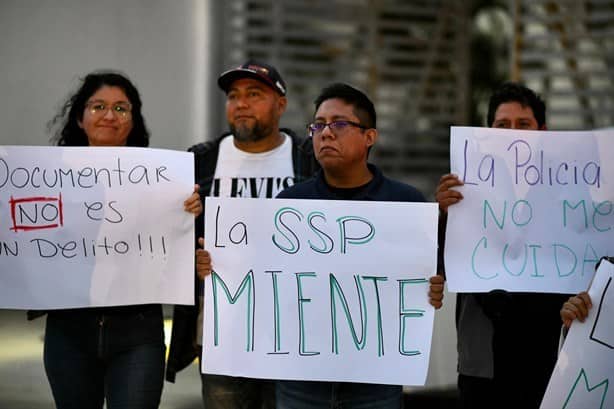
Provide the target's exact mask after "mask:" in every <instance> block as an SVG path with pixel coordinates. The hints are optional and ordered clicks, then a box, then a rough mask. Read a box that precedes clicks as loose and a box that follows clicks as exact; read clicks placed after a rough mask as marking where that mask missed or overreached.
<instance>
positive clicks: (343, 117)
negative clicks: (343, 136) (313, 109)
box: [313, 115, 359, 122]
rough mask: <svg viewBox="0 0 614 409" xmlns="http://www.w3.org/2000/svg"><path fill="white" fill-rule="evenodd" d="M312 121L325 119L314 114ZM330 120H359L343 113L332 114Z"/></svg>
mask: <svg viewBox="0 0 614 409" xmlns="http://www.w3.org/2000/svg"><path fill="white" fill-rule="evenodd" d="M313 119H314V121H326V119H325V118H324V117H321V116H316V117H315V118H313ZM331 120H333V121H352V122H359V120H354V119H352V118H349V117H347V116H345V115H333V117H332V118H331Z"/></svg>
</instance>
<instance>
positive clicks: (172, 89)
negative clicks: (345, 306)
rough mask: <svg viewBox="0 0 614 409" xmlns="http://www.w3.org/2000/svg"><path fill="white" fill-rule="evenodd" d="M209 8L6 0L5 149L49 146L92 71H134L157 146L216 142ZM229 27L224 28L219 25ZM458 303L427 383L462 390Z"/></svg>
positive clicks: (192, 3)
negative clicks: (54, 121)
mask: <svg viewBox="0 0 614 409" xmlns="http://www.w3.org/2000/svg"><path fill="white" fill-rule="evenodd" d="M211 7H212V3H211V0H105V1H84V0H0V145H48V144H49V137H50V135H49V133H48V132H47V130H46V123H47V122H48V121H49V120H50V119H51V118H52V117H53V116H54V115H55V114H56V112H57V110H58V109H59V107H60V105H61V104H62V103H63V102H64V100H65V99H66V98H67V97H68V95H69V94H70V93H71V92H73V91H74V90H75V89H76V87H77V86H78V84H79V78H81V77H83V76H84V75H85V74H87V73H88V72H90V71H92V70H95V69H101V68H111V69H118V70H121V71H123V72H124V73H126V74H127V75H128V76H129V77H130V78H131V79H132V80H133V81H134V82H135V84H136V86H137V88H138V89H139V91H140V93H141V97H142V100H143V111H144V117H145V120H146V123H147V125H148V127H149V130H150V131H151V146H152V147H162V148H170V149H179V150H185V149H186V148H187V147H188V146H190V145H192V144H193V143H195V142H199V141H202V140H204V139H205V138H211V137H212V135H211V133H214V134H217V132H216V131H212V130H214V129H217V126H215V125H217V124H214V119H215V118H216V115H217V113H219V110H220V107H219V106H217V105H216V106H213V105H212V104H216V103H217V102H219V100H220V98H221V94H220V91H219V90H218V89H217V86H216V83H215V79H216V78H217V75H218V74H219V70H220V69H221V68H220V67H218V64H216V61H214V55H215V53H214V52H213V50H214V48H215V47H216V45H217V44H215V39H216V36H215V33H213V30H212V29H211V31H210V27H212V26H214V25H215V24H216V22H215V21H212V20H213V18H212V17H211V16H212V13H211V12H210V11H211ZM217 23H218V24H221V23H220V22H217ZM454 306H455V297H453V295H452V294H448V295H447V298H446V300H445V303H444V308H443V309H442V310H441V311H439V312H437V314H436V319H435V332H434V339H433V346H432V351H431V354H432V355H431V363H430V370H429V376H428V381H427V382H428V385H432V386H439V385H450V384H455V383H456V332H455V329H454Z"/></svg>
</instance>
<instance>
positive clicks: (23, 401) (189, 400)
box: [0, 310, 202, 409]
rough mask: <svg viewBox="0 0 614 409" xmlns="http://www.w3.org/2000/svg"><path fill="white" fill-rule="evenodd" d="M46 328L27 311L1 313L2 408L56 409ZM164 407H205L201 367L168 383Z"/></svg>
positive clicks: (190, 369)
mask: <svg viewBox="0 0 614 409" xmlns="http://www.w3.org/2000/svg"><path fill="white" fill-rule="evenodd" d="M44 326H45V318H44V317H43V318H39V319H37V320H35V321H30V322H29V321H27V320H26V315H25V312H23V311H9V310H0V340H2V341H1V342H2V346H1V348H0V409H48V408H53V407H54V405H53V399H52V398H51V390H50V389H49V384H48V383H47V378H46V377H45V371H44V368H43V341H42V340H43V333H44ZM166 332H167V333H170V330H167V331H166ZM160 408H162V409H197V408H202V404H201V401H200V380H199V376H198V367H197V365H193V366H192V367H191V368H188V369H186V370H184V371H182V372H181V373H179V375H178V376H177V382H176V383H175V384H171V383H168V382H165V384H164V391H163V393H162V404H161V405H160Z"/></svg>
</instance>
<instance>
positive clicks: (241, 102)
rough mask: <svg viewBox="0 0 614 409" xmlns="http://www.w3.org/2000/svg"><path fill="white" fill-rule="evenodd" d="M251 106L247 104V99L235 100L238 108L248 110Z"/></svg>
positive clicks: (239, 98)
mask: <svg viewBox="0 0 614 409" xmlns="http://www.w3.org/2000/svg"><path fill="white" fill-rule="evenodd" d="M248 106H249V104H248V103H247V98H243V97H237V99H236V100H235V107H237V108H247V107H248Z"/></svg>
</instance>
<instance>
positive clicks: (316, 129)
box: [309, 122, 326, 132]
mask: <svg viewBox="0 0 614 409" xmlns="http://www.w3.org/2000/svg"><path fill="white" fill-rule="evenodd" d="M325 126H326V124H325V123H324V122H314V123H312V124H311V125H309V128H310V129H311V130H312V131H314V132H322V130H323V129H324V127H325Z"/></svg>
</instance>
